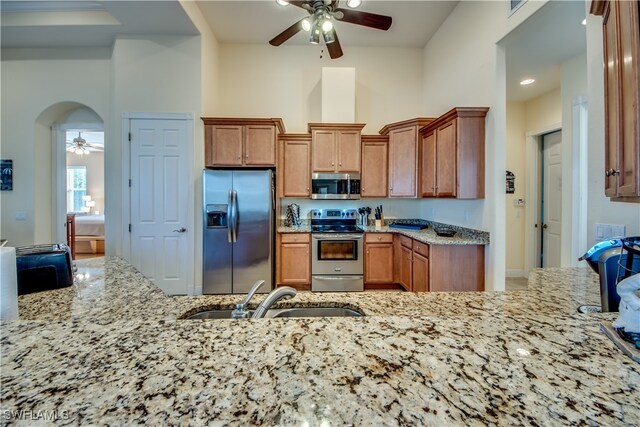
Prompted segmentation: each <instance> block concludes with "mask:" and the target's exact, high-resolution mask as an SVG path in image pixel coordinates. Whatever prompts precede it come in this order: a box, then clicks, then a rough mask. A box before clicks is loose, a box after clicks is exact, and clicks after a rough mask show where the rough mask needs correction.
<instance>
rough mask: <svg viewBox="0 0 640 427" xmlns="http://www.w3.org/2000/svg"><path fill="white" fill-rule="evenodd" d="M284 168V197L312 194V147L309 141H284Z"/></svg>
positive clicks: (308, 195)
mask: <svg viewBox="0 0 640 427" xmlns="http://www.w3.org/2000/svg"><path fill="white" fill-rule="evenodd" d="M283 157H284V168H283V171H282V179H283V181H284V184H283V195H282V197H310V196H311V191H310V189H311V183H310V181H311V171H310V170H309V166H310V163H311V162H310V157H311V147H310V143H309V141H285V142H284V156H283Z"/></svg>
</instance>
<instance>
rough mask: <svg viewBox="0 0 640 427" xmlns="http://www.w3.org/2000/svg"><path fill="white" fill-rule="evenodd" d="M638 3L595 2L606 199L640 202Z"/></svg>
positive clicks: (593, 7)
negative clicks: (601, 76)
mask: <svg viewBox="0 0 640 427" xmlns="http://www.w3.org/2000/svg"><path fill="white" fill-rule="evenodd" d="M639 4H640V3H639V2H638V1H613V0H611V1H593V2H592V3H591V13H592V14H595V15H602V16H603V20H602V24H603V31H602V34H603V47H604V58H603V59H604V92H605V165H604V169H605V170H604V175H605V177H604V179H605V195H606V196H608V197H610V198H612V199H614V200H619V201H634V202H640V25H639V24H638V22H640V18H639V8H640V6H639Z"/></svg>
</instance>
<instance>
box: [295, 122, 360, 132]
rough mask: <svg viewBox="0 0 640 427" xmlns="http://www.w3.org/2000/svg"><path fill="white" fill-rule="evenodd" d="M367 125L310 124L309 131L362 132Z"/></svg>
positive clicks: (308, 125)
mask: <svg viewBox="0 0 640 427" xmlns="http://www.w3.org/2000/svg"><path fill="white" fill-rule="evenodd" d="M365 126H366V123H308V124H307V131H308V132H313V130H314V129H324V130H355V131H360V132H362V129H363V128H364V127H365Z"/></svg>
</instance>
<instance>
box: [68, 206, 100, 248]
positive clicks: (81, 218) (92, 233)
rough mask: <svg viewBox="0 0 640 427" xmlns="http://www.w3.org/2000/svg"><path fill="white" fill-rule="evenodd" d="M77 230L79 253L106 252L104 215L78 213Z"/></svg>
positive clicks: (76, 240) (76, 245)
mask: <svg viewBox="0 0 640 427" xmlns="http://www.w3.org/2000/svg"><path fill="white" fill-rule="evenodd" d="M75 231H76V233H75V249H76V252H77V253H80V254H86V253H93V254H102V253H104V215H76V216H75Z"/></svg>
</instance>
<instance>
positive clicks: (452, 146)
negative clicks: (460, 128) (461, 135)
mask: <svg viewBox="0 0 640 427" xmlns="http://www.w3.org/2000/svg"><path fill="white" fill-rule="evenodd" d="M456 123H457V120H452V121H451V122H449V123H447V124H444V125H442V126H440V127H439V128H438V129H437V130H436V195H437V196H438V197H455V196H456V157H457V152H456Z"/></svg>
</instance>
